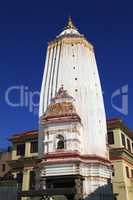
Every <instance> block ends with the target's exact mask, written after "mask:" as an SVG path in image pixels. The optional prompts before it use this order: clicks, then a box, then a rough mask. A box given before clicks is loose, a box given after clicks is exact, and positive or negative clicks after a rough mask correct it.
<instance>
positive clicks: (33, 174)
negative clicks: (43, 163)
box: [30, 171, 36, 190]
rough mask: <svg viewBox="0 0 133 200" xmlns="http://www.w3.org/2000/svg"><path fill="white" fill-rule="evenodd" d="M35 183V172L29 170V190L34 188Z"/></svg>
mask: <svg viewBox="0 0 133 200" xmlns="http://www.w3.org/2000/svg"><path fill="white" fill-rule="evenodd" d="M35 184H36V173H35V171H30V190H33V189H35Z"/></svg>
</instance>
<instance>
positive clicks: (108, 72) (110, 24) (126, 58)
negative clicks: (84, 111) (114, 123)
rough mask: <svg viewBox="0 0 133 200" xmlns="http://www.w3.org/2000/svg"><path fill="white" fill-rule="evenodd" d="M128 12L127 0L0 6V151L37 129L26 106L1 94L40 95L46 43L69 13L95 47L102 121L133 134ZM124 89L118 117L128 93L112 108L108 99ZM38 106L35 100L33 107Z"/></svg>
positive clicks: (132, 37)
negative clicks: (113, 119)
mask: <svg viewBox="0 0 133 200" xmlns="http://www.w3.org/2000/svg"><path fill="white" fill-rule="evenodd" d="M132 7H133V2H132V1H131V0H127V1H124V0H121V1H120V0H118V1H116V0H111V1H105V0H101V1H99V0H93V1H88V0H84V1H70V0H67V1H51V0H49V1H44V0H39V1H34V0H28V1H25V0H23V1H16V0H13V1H9V0H7V1H3V2H1V3H0V111H1V112H0V147H5V146H7V145H8V144H7V140H6V139H7V138H8V137H9V136H10V135H11V134H14V133H19V132H22V131H25V130H31V129H36V128H38V115H37V113H36V114H35V113H34V112H29V107H26V106H22V107H11V106H9V105H8V104H7V102H6V100H5V94H6V92H7V89H8V88H10V87H12V86H17V87H20V86H24V87H26V89H25V90H26V91H29V92H34V91H40V87H41V81H42V75H43V69H44V62H45V53H46V48H47V42H48V41H50V40H51V39H53V38H54V37H55V36H56V35H57V34H59V33H60V31H61V30H62V29H63V28H64V26H65V25H66V23H67V18H68V16H69V15H70V14H71V16H72V18H73V21H74V22H75V24H76V25H77V27H78V29H79V31H80V32H81V33H83V34H84V35H85V36H86V38H87V39H88V40H89V41H90V42H91V43H92V44H93V45H94V47H95V53H96V59H97V64H98V69H99V73H100V78H101V83H102V88H103V91H104V101H105V108H106V114H107V117H108V118H111V117H121V118H122V119H123V120H124V121H125V122H126V123H127V124H128V126H129V127H130V128H132V129H133V123H132V116H133V106H132V101H133V88H132V85H133V78H132V74H133V73H132V72H133V69H132V68H133V12H132ZM127 85H128V88H126V89H128V113H126V114H123V113H121V112H120V111H118V110H117V108H118V107H119V108H120V107H121V100H122V97H127V96H126V95H127V94H126V95H125V96H121V95H117V97H116V98H115V99H114V101H113V103H114V104H115V106H116V107H117V108H114V106H112V105H111V96H112V94H114V92H115V91H117V93H119V92H120V89H121V88H122V87H123V86H127ZM117 89H118V90H117ZM16 91H17V90H16ZM126 93H127V91H126ZM28 94H29V93H28ZM10 98H11V100H12V102H18V100H19V98H20V96H19V93H18V91H17V93H13V92H12V94H11V96H10ZM37 101H38V98H37V96H36V97H35V98H34V102H37Z"/></svg>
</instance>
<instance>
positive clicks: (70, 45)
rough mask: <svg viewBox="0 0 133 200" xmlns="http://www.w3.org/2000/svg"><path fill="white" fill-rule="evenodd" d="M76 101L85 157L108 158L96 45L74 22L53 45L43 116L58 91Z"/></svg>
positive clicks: (43, 91) (48, 59)
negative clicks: (60, 90)
mask: <svg viewBox="0 0 133 200" xmlns="http://www.w3.org/2000/svg"><path fill="white" fill-rule="evenodd" d="M61 85H64V88H65V89H66V90H67V91H68V92H69V94H70V95H71V96H72V97H73V98H74V99H75V107H76V109H77V112H78V114H79V116H80V117H81V119H82V124H83V127H84V134H83V140H84V145H83V146H84V151H83V153H84V154H96V155H99V156H102V157H108V153H107V148H106V134H107V129H106V119H105V110H104V104H103V96H102V90H101V84H100V80H99V74H98V69H97V64H96V60H95V55H94V49H93V46H92V45H91V44H90V43H89V42H88V41H87V40H86V39H85V37H84V36H83V35H81V34H80V33H79V32H78V31H77V29H76V28H75V26H74V25H73V24H72V22H71V20H70V21H69V23H68V26H67V27H66V28H65V30H64V31H63V32H62V33H61V34H60V35H59V36H57V37H56V39H55V40H54V41H52V42H50V43H49V45H48V49H47V55H46V63H45V68H44V77H43V82H42V89H41V99H40V116H42V115H43V114H44V113H45V111H46V109H47V106H48V105H49V103H50V101H51V98H52V97H54V96H55V94H56V93H57V91H58V89H59V88H60V87H61Z"/></svg>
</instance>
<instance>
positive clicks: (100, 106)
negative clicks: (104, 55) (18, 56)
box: [39, 18, 111, 199]
mask: <svg viewBox="0 0 133 200" xmlns="http://www.w3.org/2000/svg"><path fill="white" fill-rule="evenodd" d="M106 137H107V129H106V117H105V110H104V103H103V96H102V90H101V84H100V79H99V74H98V69H97V64H96V60H95V55H94V48H93V46H92V44H91V43H90V42H88V41H87V40H86V38H85V37H84V35H81V34H80V33H79V31H78V30H77V28H76V27H75V25H74V24H73V23H72V20H71V18H69V21H68V25H67V26H66V27H65V29H64V30H63V31H62V32H61V33H60V34H59V35H58V36H57V37H56V38H55V40H53V41H52V42H50V43H49V44H48V49H47V54H46V62H45V68H44V76H43V81H42V88H41V97H40V133H39V155H40V158H41V159H42V161H41V164H40V171H41V174H40V177H41V178H42V180H41V183H42V187H43V188H49V187H55V188H56V187H58V186H62V185H63V184H64V186H66V185H67V186H70V185H73V186H74V187H75V188H78V190H77V191H78V192H76V195H77V196H78V197H74V198H75V199H80V198H83V197H84V198H86V197H87V196H88V195H90V194H92V193H93V192H95V191H96V190H98V188H100V187H102V186H104V185H107V183H108V180H109V179H110V177H111V171H110V162H109V160H108V149H107V144H106ZM53 177H55V179H54V178H53ZM53 179H54V180H53ZM55 180H56V181H55ZM62 180H65V181H64V183H63V184H61V183H62V182H61V181H62ZM70 199H73V198H72V197H70Z"/></svg>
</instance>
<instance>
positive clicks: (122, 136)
mask: <svg viewBox="0 0 133 200" xmlns="http://www.w3.org/2000/svg"><path fill="white" fill-rule="evenodd" d="M121 140H122V145H123V146H124V147H126V140H125V135H124V134H123V133H121Z"/></svg>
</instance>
